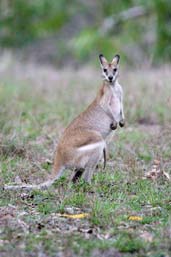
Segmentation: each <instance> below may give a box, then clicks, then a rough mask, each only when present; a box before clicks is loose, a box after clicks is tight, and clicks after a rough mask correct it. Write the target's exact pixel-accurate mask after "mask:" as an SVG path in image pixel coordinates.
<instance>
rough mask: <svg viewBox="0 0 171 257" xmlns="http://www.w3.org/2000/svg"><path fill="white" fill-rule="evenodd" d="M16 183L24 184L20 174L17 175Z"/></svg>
mask: <svg viewBox="0 0 171 257" xmlns="http://www.w3.org/2000/svg"><path fill="white" fill-rule="evenodd" d="M15 183H16V184H22V180H21V178H20V177H19V176H16V177H15Z"/></svg>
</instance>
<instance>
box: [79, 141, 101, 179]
mask: <svg viewBox="0 0 171 257" xmlns="http://www.w3.org/2000/svg"><path fill="white" fill-rule="evenodd" d="M104 149H105V148H104V146H103V147H102V146H100V147H98V148H97V149H96V150H95V151H91V152H90V153H89V160H88V163H87V165H86V167H85V171H84V173H83V175H82V177H83V179H84V180H85V181H86V182H88V183H90V182H91V179H92V176H93V173H94V171H95V169H96V166H97V164H98V163H99V161H100V160H101V159H102V157H103V154H104V151H105V150H104Z"/></svg>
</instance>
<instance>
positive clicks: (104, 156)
mask: <svg viewBox="0 0 171 257" xmlns="http://www.w3.org/2000/svg"><path fill="white" fill-rule="evenodd" d="M103 158H104V166H103V169H105V167H106V149H105V148H104V149H103Z"/></svg>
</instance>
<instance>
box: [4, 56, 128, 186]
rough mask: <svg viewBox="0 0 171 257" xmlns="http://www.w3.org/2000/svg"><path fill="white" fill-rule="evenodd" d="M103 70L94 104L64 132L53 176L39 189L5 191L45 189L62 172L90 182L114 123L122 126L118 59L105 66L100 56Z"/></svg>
mask: <svg viewBox="0 0 171 257" xmlns="http://www.w3.org/2000/svg"><path fill="white" fill-rule="evenodd" d="M99 59H100V64H101V68H102V76H103V85H102V86H101V88H100V90H99V91H98V93H97V96H96V98H95V99H94V101H93V102H92V103H91V104H90V105H89V106H88V108H87V109H86V110H85V111H84V112H82V113H81V114H80V115H79V116H78V117H77V118H75V119H74V120H73V121H72V122H71V123H70V124H69V126H68V127H67V128H66V129H65V131H64V133H63V135H62V137H61V138H60V140H59V143H58V145H57V149H56V152H55V156H54V166H53V171H52V174H51V175H50V176H49V178H48V180H47V181H46V182H44V183H42V184H39V185H29V184H21V185H5V187H4V189H12V190H16V189H27V190H29V189H45V188H47V187H49V186H50V185H52V184H53V183H54V181H56V180H57V179H58V178H59V177H60V176H61V174H62V172H63V170H64V169H65V168H67V169H75V175H74V176H73V178H72V180H73V182H75V181H76V180H77V179H78V178H79V177H81V176H82V177H83V179H84V180H85V181H87V182H88V183H90V182H91V178H92V175H93V172H94V170H95V168H96V166H97V164H98V163H99V161H100V160H101V159H102V157H104V162H105V158H106V157H105V153H106V138H107V136H108V135H109V134H110V133H111V131H112V130H114V129H116V128H117V123H119V125H120V126H121V127H123V126H124V122H125V120H124V112H123V93H122V87H121V86H120V84H119V83H118V69H119V59H120V56H119V55H115V56H114V58H113V60H112V62H111V63H108V61H107V60H106V59H105V57H104V56H103V55H102V54H100V55H99Z"/></svg>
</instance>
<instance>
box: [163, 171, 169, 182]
mask: <svg viewBox="0 0 171 257" xmlns="http://www.w3.org/2000/svg"><path fill="white" fill-rule="evenodd" d="M163 175H164V177H166V178H167V179H168V180H169V181H170V175H169V174H168V173H167V172H165V171H163Z"/></svg>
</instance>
